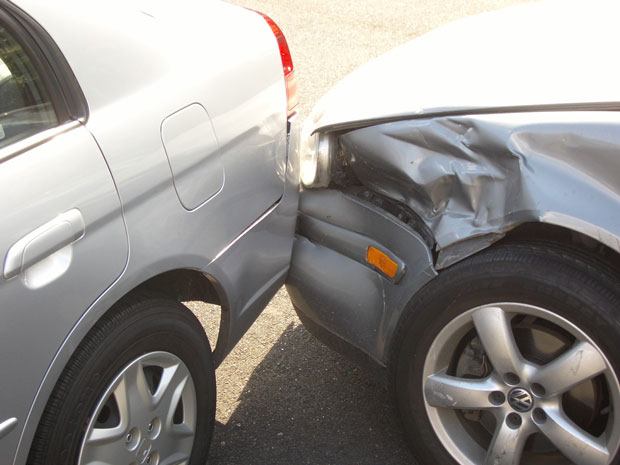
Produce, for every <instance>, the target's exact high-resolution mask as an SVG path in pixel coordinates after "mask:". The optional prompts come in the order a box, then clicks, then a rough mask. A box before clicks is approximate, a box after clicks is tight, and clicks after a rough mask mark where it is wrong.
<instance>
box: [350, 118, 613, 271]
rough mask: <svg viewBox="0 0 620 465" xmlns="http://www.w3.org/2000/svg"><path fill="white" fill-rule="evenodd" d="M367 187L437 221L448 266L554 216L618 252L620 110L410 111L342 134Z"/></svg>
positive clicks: (442, 263) (433, 225) (442, 261)
mask: <svg viewBox="0 0 620 465" xmlns="http://www.w3.org/2000/svg"><path fill="white" fill-rule="evenodd" d="M340 143H341V148H342V150H343V155H344V160H345V164H347V165H348V166H350V168H351V170H352V171H353V173H354V175H355V177H357V179H358V180H359V181H361V183H362V184H364V185H365V186H366V187H368V188H370V189H371V190H373V191H375V192H377V193H379V194H382V195H384V196H386V197H389V198H390V199H393V200H395V201H398V202H401V203H403V204H405V205H407V206H408V207H409V208H410V209H412V210H413V211H414V212H415V213H416V214H418V215H419V216H420V217H421V218H422V220H423V221H424V223H425V224H426V225H427V226H428V227H429V228H430V229H431V231H432V233H433V235H434V238H435V241H436V246H437V250H438V251H439V256H438V259H437V262H436V268H437V269H440V268H444V267H446V266H449V265H451V264H453V263H455V262H457V261H459V260H462V259H463V258H465V257H467V256H470V255H472V254H473V253H475V252H477V251H479V250H481V249H483V248H485V247H488V246H489V245H490V244H492V243H493V242H495V241H497V240H498V239H500V238H501V237H503V235H504V234H505V233H506V232H507V231H509V230H511V229H513V228H515V227H516V226H518V225H520V224H523V223H527V222H547V223H550V224H555V225H560V226H564V227H567V228H569V229H572V230H577V231H579V232H581V233H583V234H586V235H588V236H590V237H592V238H594V239H596V240H598V241H600V242H602V243H604V244H605V245H607V246H609V247H611V248H612V249H615V250H617V251H620V220H618V217H617V216H614V215H611V214H610V213H609V212H614V211H618V208H619V207H620V176H619V173H620V156H619V155H618V154H619V151H620V114H618V113H616V112H551V113H535V114H532V113H529V114H524V113H515V114H494V115H475V116H460V117H443V118H433V119H410V120H406V121H398V122H391V123H387V124H380V125H377V126H371V127H366V128H362V129H358V130H354V131H351V132H349V133H346V134H344V135H342V136H341V137H340Z"/></svg>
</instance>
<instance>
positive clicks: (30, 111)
mask: <svg viewBox="0 0 620 465" xmlns="http://www.w3.org/2000/svg"><path fill="white" fill-rule="evenodd" d="M56 125H58V118H57V117H56V113H55V111H54V108H53V106H52V103H51V99H50V97H49V94H48V92H47V91H46V89H45V86H44V85H43V81H42V79H41V76H40V75H39V73H38V72H37V70H36V68H35V67H34V65H33V63H32V61H31V60H30V58H29V57H28V55H27V54H26V52H25V50H24V49H23V48H22V47H21V46H20V44H19V43H18V42H17V41H16V40H15V38H14V37H13V35H11V34H10V33H9V32H8V31H7V30H6V29H5V28H4V27H2V25H0V148H2V147H5V146H7V145H9V144H11V143H13V142H17V141H18V140H21V139H24V138H25V137H28V136H31V135H33V134H36V133H37V132H40V131H43V130H45V129H49V128H52V127H54V126H56Z"/></svg>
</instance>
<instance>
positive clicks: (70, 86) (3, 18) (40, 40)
mask: <svg viewBox="0 0 620 465" xmlns="http://www.w3.org/2000/svg"><path fill="white" fill-rule="evenodd" d="M0 22H1V23H2V24H3V25H4V26H5V27H6V28H7V30H9V31H10V32H11V33H12V34H14V36H15V39H16V40H18V41H19V43H20V45H21V46H22V47H23V48H24V50H25V51H26V53H27V54H28V55H29V57H30V59H31V60H32V62H33V65H34V66H35V67H36V69H37V71H38V72H39V73H40V77H41V79H42V81H43V83H44V85H45V87H46V90H47V91H48V93H49V96H50V99H51V100H52V104H53V106H54V110H55V111H56V115H57V117H58V124H59V125H63V124H64V123H67V122H69V121H76V120H77V121H81V122H83V123H84V122H86V121H87V119H88V104H87V103H86V97H85V96H84V93H83V92H82V88H81V87H80V85H79V83H78V81H77V78H76V77H75V74H74V73H73V70H72V69H71V67H70V66H69V63H68V62H67V60H66V58H65V56H64V55H63V54H62V52H61V51H60V48H59V47H58V45H56V42H54V40H53V39H52V37H51V36H50V35H49V33H48V32H47V31H46V30H45V29H44V28H43V27H42V26H41V25H40V24H39V23H38V22H37V21H35V20H34V18H32V17H31V16H30V15H29V14H28V13H26V12H25V11H24V10H22V9H21V8H19V7H18V6H17V5H15V4H14V3H12V2H10V1H8V0H0Z"/></svg>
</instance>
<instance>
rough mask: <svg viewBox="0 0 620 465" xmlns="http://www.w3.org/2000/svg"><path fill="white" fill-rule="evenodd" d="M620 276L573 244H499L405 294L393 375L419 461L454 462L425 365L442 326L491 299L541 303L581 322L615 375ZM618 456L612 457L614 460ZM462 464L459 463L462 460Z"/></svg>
mask: <svg viewBox="0 0 620 465" xmlns="http://www.w3.org/2000/svg"><path fill="white" fill-rule="evenodd" d="M618 283H619V278H618V276H617V275H615V274H614V271H613V270H612V269H611V268H608V267H607V266H605V264H603V263H601V262H598V261H596V260H593V259H591V258H590V257H589V256H586V255H584V254H580V253H579V252H577V251H569V250H568V249H564V248H562V247H560V246H558V245H552V244H547V243H514V244H505V245H498V246H496V247H493V248H490V249H487V250H485V251H483V252H481V253H479V254H477V255H476V256H474V257H471V258H469V259H467V260H464V261H463V262H460V263H458V264H456V265H455V266H453V267H451V268H450V269H448V270H445V271H444V272H443V273H441V274H440V276H439V277H437V278H436V279H435V280H433V281H431V282H430V283H429V284H428V285H427V286H425V288H423V289H422V290H421V291H420V292H419V293H418V294H417V295H416V296H415V297H414V299H413V300H412V301H411V302H410V304H409V306H408V308H407V310H406V312H405V314H404V316H403V318H402V320H401V322H400V323H399V326H398V329H397V331H396V336H395V339H394V344H393V346H392V352H391V366H390V377H391V384H392V390H393V393H394V395H395V399H396V404H397V408H398V411H399V414H400V417H401V420H402V424H403V426H404V429H405V434H406V439H407V441H408V443H409V445H410V447H411V450H412V451H413V453H414V455H415V457H416V458H417V459H418V461H419V463H420V465H434V464H442V465H448V464H453V465H456V464H457V463H458V462H457V461H455V460H454V459H453V457H452V455H450V453H448V451H447V450H446V449H445V448H444V447H443V445H442V443H441V442H440V440H439V439H438V437H437V435H436V434H435V432H434V430H433V427H432V424H431V422H430V420H429V417H428V414H427V411H426V407H425V400H424V395H423V387H422V386H423V381H422V373H423V367H424V363H425V359H426V355H427V354H428V352H429V348H430V346H431V345H432V343H433V341H434V340H435V338H436V337H437V335H438V334H439V332H440V331H441V330H442V329H443V328H444V327H445V326H446V325H447V324H448V323H449V322H450V321H452V320H453V319H454V318H456V317H457V316H459V315H461V314H462V313H464V312H465V311H467V310H468V309H472V308H476V307H478V306H480V305H484V304H488V303H492V302H520V303H524V304H529V305H535V306H538V307H542V308H546V309H549V310H551V311H552V312H554V313H556V314H558V315H560V316H562V317H564V318H565V319H567V320H569V321H570V322H571V323H573V324H574V325H576V326H577V327H579V328H581V329H582V330H583V331H584V332H585V333H587V334H588V336H589V337H591V339H592V340H593V341H594V342H595V343H596V344H597V345H598V347H599V348H600V349H601V350H602V351H603V352H604V354H605V355H606V357H607V359H608V360H609V362H610V364H611V365H612V368H613V371H615V373H616V376H618V375H620V317H619V315H620V292H618ZM619 462H620V460H619V459H618V457H617V456H616V457H615V458H614V459H613V461H612V463H619ZM459 465H460V464H459Z"/></svg>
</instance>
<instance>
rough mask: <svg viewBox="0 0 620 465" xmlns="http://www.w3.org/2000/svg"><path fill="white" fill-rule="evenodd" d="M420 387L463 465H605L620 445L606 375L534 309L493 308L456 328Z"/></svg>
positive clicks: (581, 341)
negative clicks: (549, 464) (550, 464)
mask: <svg viewBox="0 0 620 465" xmlns="http://www.w3.org/2000/svg"><path fill="white" fill-rule="evenodd" d="M423 383H424V384H423V388H424V399H425V405H426V412H427V415H428V418H429V420H430V423H431V425H432V427H433V429H434V431H435V433H436V435H437V437H438V438H439V440H440V441H441V442H442V444H443V445H444V447H445V448H446V450H447V451H448V452H449V453H450V454H451V455H452V456H453V457H454V459H455V460H456V461H457V462H459V463H460V464H462V465H491V464H493V465H519V464H525V463H527V464H528V465H538V464H541V465H542V464H548V463H553V464H554V465H555V464H558V465H559V464H562V465H564V464H566V465H568V464H576V465H608V464H609V463H610V462H611V460H612V459H613V457H614V456H615V454H616V452H617V450H618V446H619V444H620V422H614V419H616V418H620V416H619V414H620V412H619V411H618V408H619V405H620V384H619V383H618V380H617V378H616V376H615V374H614V372H613V370H612V368H611V365H610V364H609V362H608V360H607V359H606V357H605V355H604V354H603V352H602V351H601V350H600V349H599V348H598V347H597V345H596V344H595V343H594V342H593V341H592V340H591V339H590V338H589V337H588V336H587V335H586V334H585V333H584V332H583V331H581V330H580V329H579V328H578V327H577V326H575V325H574V324H572V323H570V322H569V321H567V320H566V319H564V318H562V317H560V316H559V315H557V314H555V313H553V312H550V311H548V310H545V309H542V308H539V307H534V306H530V305H526V304H517V303H497V304H490V305H486V306H483V307H478V308H474V309H472V310H469V311H467V312H465V313H464V314H462V315H460V316H459V317H457V318H455V319H454V320H453V321H451V322H450V323H448V325H446V327H445V328H444V329H443V330H442V331H441V332H440V333H439V334H438V335H437V337H436V338H435V340H434V342H433V344H432V345H431V347H430V350H429V352H428V354H427V356H426V360H425V364H424V376H423ZM616 423H619V424H616Z"/></svg>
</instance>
